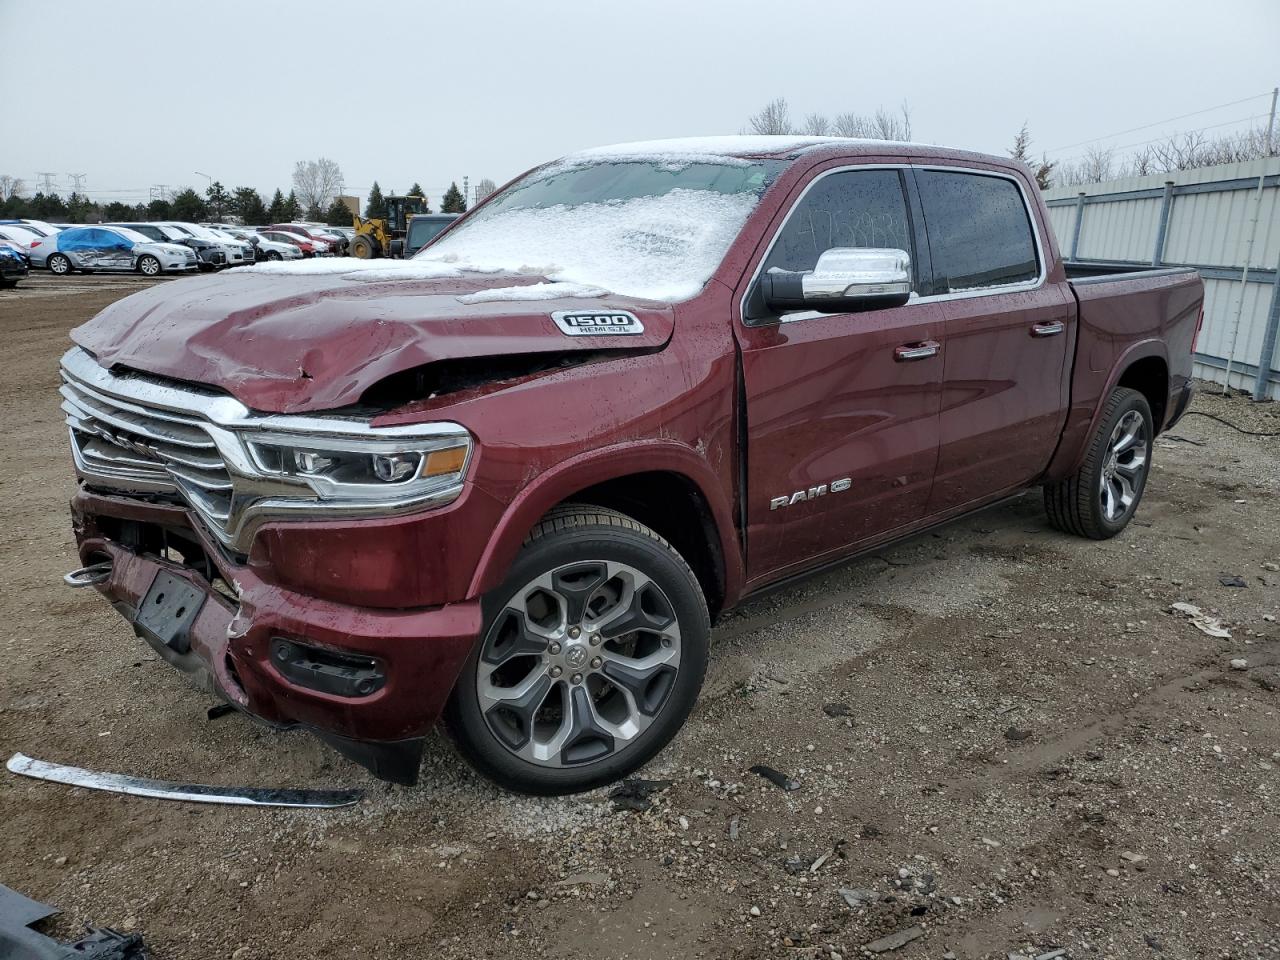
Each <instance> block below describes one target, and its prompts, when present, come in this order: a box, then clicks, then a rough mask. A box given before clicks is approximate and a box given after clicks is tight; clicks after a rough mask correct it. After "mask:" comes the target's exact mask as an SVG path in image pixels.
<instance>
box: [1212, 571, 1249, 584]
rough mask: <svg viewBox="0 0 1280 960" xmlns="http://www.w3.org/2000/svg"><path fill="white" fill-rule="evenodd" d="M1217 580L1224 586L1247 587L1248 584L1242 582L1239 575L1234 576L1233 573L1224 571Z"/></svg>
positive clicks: (1242, 578) (1242, 579)
mask: <svg viewBox="0 0 1280 960" xmlns="http://www.w3.org/2000/svg"><path fill="white" fill-rule="evenodd" d="M1218 582H1219V583H1220V584H1222V585H1223V586H1224V587H1247V586H1248V584H1247V583H1245V582H1244V577H1239V576H1236V575H1235V574H1229V573H1224V574H1223V575H1222V576H1220V577H1219V578H1218Z"/></svg>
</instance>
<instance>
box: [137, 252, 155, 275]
mask: <svg viewBox="0 0 1280 960" xmlns="http://www.w3.org/2000/svg"><path fill="white" fill-rule="evenodd" d="M138 272H139V273H141V274H143V275H145V276H148V277H154V276H156V275H157V274H159V273H160V261H159V260H157V259H156V258H155V257H153V256H151V254H149V253H148V254H144V255H143V256H141V257H139V258H138Z"/></svg>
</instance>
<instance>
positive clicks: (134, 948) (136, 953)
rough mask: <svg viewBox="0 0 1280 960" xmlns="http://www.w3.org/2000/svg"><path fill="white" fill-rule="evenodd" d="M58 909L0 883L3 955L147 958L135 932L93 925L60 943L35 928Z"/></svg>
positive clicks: (13, 958) (26, 959)
mask: <svg viewBox="0 0 1280 960" xmlns="http://www.w3.org/2000/svg"><path fill="white" fill-rule="evenodd" d="M57 912H58V911H57V910H55V909H54V908H53V907H50V906H48V905H46V904H43V903H37V902H36V901H35V900H32V899H30V898H28V897H24V896H23V895H22V894H20V893H18V892H17V891H16V890H10V889H9V888H8V887H6V886H5V885H4V884H0V957H3V958H4V960H147V948H146V947H145V946H144V945H143V942H142V937H141V935H140V934H136V933H120V932H119V931H116V930H111V929H109V928H106V927H90V928H88V930H87V931H86V932H85V936H84V937H83V938H82V939H80V940H76V941H74V942H71V941H68V942H66V943H59V942H58V941H57V940H54V939H52V938H50V937H46V936H45V935H44V934H42V933H38V932H37V931H35V930H32V929H31V927H32V926H33V925H34V924H37V923H39V922H40V921H41V920H45V919H47V918H48V917H52V916H53V915H54V914H56V913H57Z"/></svg>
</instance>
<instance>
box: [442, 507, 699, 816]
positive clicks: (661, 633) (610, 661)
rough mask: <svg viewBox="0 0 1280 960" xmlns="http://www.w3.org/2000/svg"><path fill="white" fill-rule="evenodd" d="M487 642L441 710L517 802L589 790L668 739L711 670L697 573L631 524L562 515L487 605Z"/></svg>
mask: <svg viewBox="0 0 1280 960" xmlns="http://www.w3.org/2000/svg"><path fill="white" fill-rule="evenodd" d="M484 624H485V627H484V633H483V635H482V638H481V641H480V643H479V644H478V645H477V647H476V649H475V650H473V651H472V654H471V656H470V657H469V658H468V660H467V663H466V665H465V666H464V668H463V670H462V675H461V676H460V677H459V679H458V682H457V685H456V686H455V688H454V693H453V696H452V697H451V698H450V702H449V706H448V709H447V711H446V718H447V720H448V723H449V727H450V729H451V730H452V732H453V734H454V736H455V738H456V739H457V741H458V744H459V747H460V748H461V750H462V752H463V754H464V755H465V756H466V758H467V759H468V760H469V761H470V762H471V764H472V765H473V766H475V767H476V769H478V770H479V771H480V772H481V773H483V774H485V775H486V776H488V777H490V778H491V779H493V780H495V781H497V782H498V783H499V784H501V785H502V786H505V787H508V788H510V789H512V790H517V791H520V792H523V793H536V794H564V793H575V792H578V791H580V790H588V789H590V788H592V787H598V786H600V785H602V784H605V783H609V782H610V781H613V780H616V779H618V778H620V777H623V776H625V775H626V774H628V773H630V772H631V771H633V770H635V769H636V768H637V767H639V766H641V765H642V764H643V763H645V762H646V761H647V760H649V759H650V758H651V757H652V756H653V755H654V754H656V753H657V752H658V751H659V750H661V749H662V748H663V747H664V746H666V745H667V743H668V742H670V740H671V738H672V737H673V736H675V734H676V732H677V731H678V730H679V729H680V727H681V726H682V725H683V724H684V721H685V719H686V718H687V717H688V716H689V712H690V711H691V710H692V709H693V705H694V702H695V701H696V700H697V697H698V691H699V690H700V689H701V687H702V679H703V676H704V674H705V673H706V666H707V646H708V638H709V635H710V622H709V617H708V614H707V604H706V600H705V599H704V597H703V594H702V589H701V587H700V586H699V584H698V580H697V578H696V577H695V576H694V575H693V572H692V571H691V570H690V569H689V565H688V564H687V563H685V561H684V559H683V558H682V557H681V556H680V554H679V553H677V552H676V551H675V549H673V548H672V546H671V545H670V544H669V543H667V541H666V540H664V539H663V538H662V537H660V536H658V535H657V534H656V533H654V532H653V531H652V530H650V529H649V528H648V527H646V526H644V525H643V524H640V523H637V522H636V521H634V520H632V519H631V518H630V517H627V516H624V515H623V514H621V513H616V512H614V511H612V510H606V509H603V508H600V507H592V506H584V505H578V506H569V507H562V508H559V509H557V510H555V511H553V512H552V513H551V514H549V515H548V516H547V517H546V518H545V519H544V520H543V521H542V522H541V523H539V524H538V526H537V527H536V528H535V529H534V531H533V532H532V533H531V534H530V535H529V538H528V539H527V540H526V541H525V544H524V547H523V549H522V551H521V553H520V555H519V557H518V558H517V559H516V562H515V563H514V564H513V565H512V570H511V574H510V575H509V576H508V578H507V580H506V582H505V583H504V584H503V585H502V586H501V587H499V588H498V589H497V590H495V591H493V592H492V593H491V594H489V595H488V596H486V597H485V599H484Z"/></svg>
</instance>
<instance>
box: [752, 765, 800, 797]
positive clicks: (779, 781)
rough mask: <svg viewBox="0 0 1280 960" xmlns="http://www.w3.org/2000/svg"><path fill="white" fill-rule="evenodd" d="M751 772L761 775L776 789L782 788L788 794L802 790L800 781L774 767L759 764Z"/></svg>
mask: <svg viewBox="0 0 1280 960" xmlns="http://www.w3.org/2000/svg"><path fill="white" fill-rule="evenodd" d="M750 772H751V773H758V774H760V776H762V777H764V778H765V779H766V780H768V781H769V782H770V783H772V784H773V785H774V786H775V787H781V788H782V789H783V790H786V791H788V792H790V791H792V790H799V789H800V781H799V780H792V779H791V778H790V777H788V776H787V775H786V774H785V773H783V772H782V771H781V770H775V769H773V767H767V766H765V765H764V764H763V763H757V764H756V765H755V766H754V767H752V768H751V770H750Z"/></svg>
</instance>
